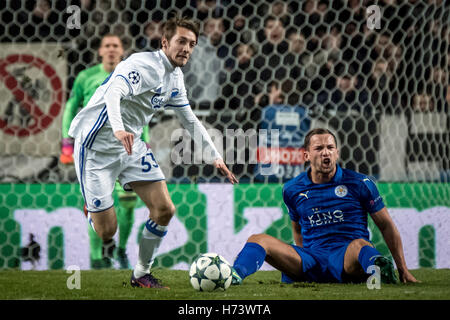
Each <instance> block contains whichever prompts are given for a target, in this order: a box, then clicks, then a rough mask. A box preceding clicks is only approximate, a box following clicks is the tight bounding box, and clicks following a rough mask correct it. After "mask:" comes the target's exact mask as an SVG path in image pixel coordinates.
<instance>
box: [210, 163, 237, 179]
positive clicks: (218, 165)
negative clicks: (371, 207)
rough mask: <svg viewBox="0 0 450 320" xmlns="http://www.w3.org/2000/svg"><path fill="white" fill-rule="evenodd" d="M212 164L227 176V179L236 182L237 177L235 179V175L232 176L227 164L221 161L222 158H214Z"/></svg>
mask: <svg viewBox="0 0 450 320" xmlns="http://www.w3.org/2000/svg"><path fill="white" fill-rule="evenodd" d="M214 166H215V167H216V168H217V169H218V170H219V172H220V173H221V174H222V175H223V176H225V177H227V179H228V180H229V181H230V182H231V183H232V184H235V183H238V182H239V181H238V179H236V177H235V176H234V174H233V173H232V172H231V171H230V170H229V169H228V167H227V165H226V164H225V162H223V160H222V159H220V158H219V159H216V160H214Z"/></svg>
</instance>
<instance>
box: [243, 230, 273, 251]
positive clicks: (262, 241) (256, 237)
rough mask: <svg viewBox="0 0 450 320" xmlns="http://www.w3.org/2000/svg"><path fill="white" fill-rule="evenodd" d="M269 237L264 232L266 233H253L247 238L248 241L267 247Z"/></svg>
mask: <svg viewBox="0 0 450 320" xmlns="http://www.w3.org/2000/svg"><path fill="white" fill-rule="evenodd" d="M267 238H268V236H267V234H264V233H258V234H252V235H251V236H250V237H249V238H248V239H247V242H253V243H257V244H259V245H260V246H261V247H263V248H265V249H266V247H267Z"/></svg>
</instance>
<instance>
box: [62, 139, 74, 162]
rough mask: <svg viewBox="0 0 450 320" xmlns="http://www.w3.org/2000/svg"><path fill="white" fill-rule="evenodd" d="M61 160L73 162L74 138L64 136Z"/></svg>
mask: <svg viewBox="0 0 450 320" xmlns="http://www.w3.org/2000/svg"><path fill="white" fill-rule="evenodd" d="M59 161H61V163H62V164H72V163H73V139H72V138H64V139H62V141H61V155H60V156H59Z"/></svg>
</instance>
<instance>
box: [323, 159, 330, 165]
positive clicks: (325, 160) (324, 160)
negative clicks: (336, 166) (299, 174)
mask: <svg viewBox="0 0 450 320" xmlns="http://www.w3.org/2000/svg"><path fill="white" fill-rule="evenodd" d="M323 164H324V165H326V166H328V165H330V164H331V159H328V158H327V159H323Z"/></svg>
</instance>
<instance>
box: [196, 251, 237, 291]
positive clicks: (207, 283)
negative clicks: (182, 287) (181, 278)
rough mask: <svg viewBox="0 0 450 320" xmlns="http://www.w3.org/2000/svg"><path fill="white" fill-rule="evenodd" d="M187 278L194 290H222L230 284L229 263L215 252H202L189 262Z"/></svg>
mask: <svg viewBox="0 0 450 320" xmlns="http://www.w3.org/2000/svg"><path fill="white" fill-rule="evenodd" d="M189 278H190V280H191V284H192V287H194V289H195V290H198V291H214V290H222V291H224V290H226V289H227V288H228V287H229V286H230V284H231V279H232V276H231V265H230V263H229V262H228V261H227V260H225V258H224V257H222V256H221V255H219V254H217V253H204V254H201V255H200V256H199V257H198V258H197V259H195V261H194V262H193V263H192V264H191V268H190V269H189Z"/></svg>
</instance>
